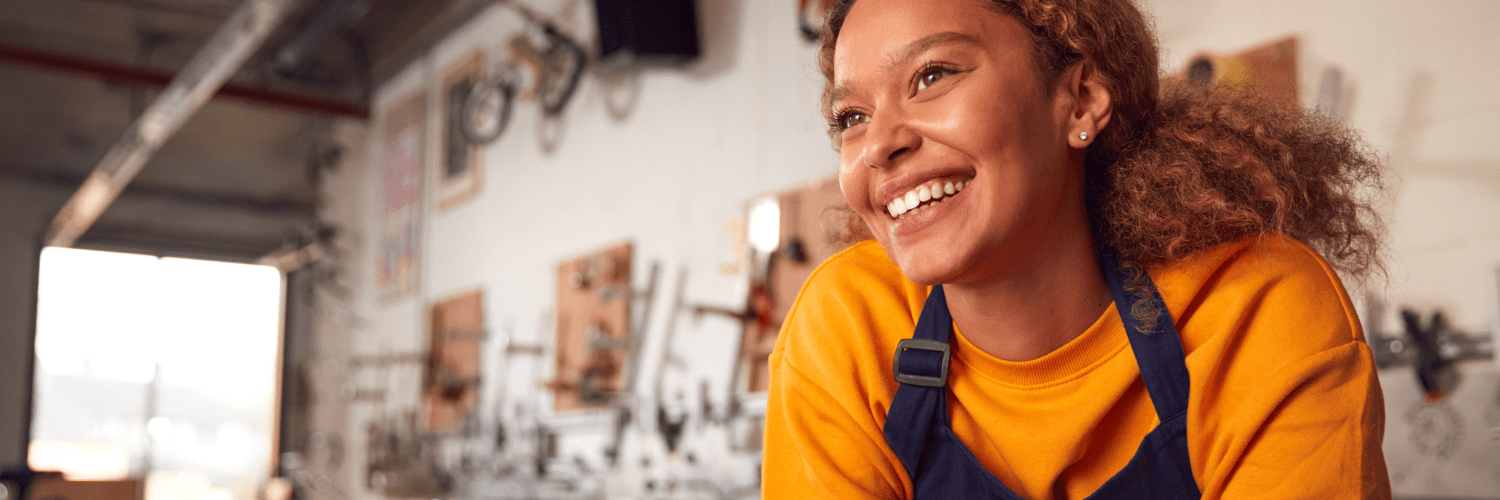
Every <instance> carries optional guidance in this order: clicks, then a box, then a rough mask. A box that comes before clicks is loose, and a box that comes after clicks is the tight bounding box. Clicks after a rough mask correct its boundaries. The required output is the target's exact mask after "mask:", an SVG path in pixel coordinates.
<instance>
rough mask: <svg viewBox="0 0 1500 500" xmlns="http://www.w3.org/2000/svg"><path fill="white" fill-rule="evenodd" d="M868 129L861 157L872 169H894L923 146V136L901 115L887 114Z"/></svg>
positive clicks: (873, 121) (872, 122) (872, 123)
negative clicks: (904, 158)
mask: <svg viewBox="0 0 1500 500" xmlns="http://www.w3.org/2000/svg"><path fill="white" fill-rule="evenodd" d="M868 127H869V128H868V129H867V130H866V131H865V141H864V148H863V149H862V150H861V151H860V156H861V157H862V158H863V159H864V163H865V165H866V166H869V167H871V168H891V167H894V166H896V162H897V161H899V160H900V158H901V157H903V156H905V155H907V154H910V153H911V152H913V151H916V149H917V147H918V146H920V145H921V144H922V136H921V135H920V134H918V133H917V131H916V130H915V129H913V128H912V127H910V126H909V124H908V123H906V120H904V119H902V117H900V116H899V115H895V114H885V115H884V116H881V117H879V118H875V119H873V120H871V121H870V124H869V125H868Z"/></svg>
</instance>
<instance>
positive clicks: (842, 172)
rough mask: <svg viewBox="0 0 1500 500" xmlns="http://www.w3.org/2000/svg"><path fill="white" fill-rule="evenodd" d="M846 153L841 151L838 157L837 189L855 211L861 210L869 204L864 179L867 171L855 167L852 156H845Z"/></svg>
mask: <svg viewBox="0 0 1500 500" xmlns="http://www.w3.org/2000/svg"><path fill="white" fill-rule="evenodd" d="M846 155H847V153H841V154H840V158H839V191H840V192H842V193H843V194H844V201H846V202H848V203H849V206H850V207H851V208H853V209H854V210H855V211H856V212H863V208H864V207H865V206H867V205H869V201H868V200H867V197H868V196H869V190H868V187H867V186H866V185H865V184H866V183H865V179H866V177H867V176H868V175H869V173H868V172H865V171H864V170H868V169H861V168H858V167H856V166H855V165H856V162H855V161H854V160H855V159H854V158H851V157H847V156H846ZM849 156H852V155H849Z"/></svg>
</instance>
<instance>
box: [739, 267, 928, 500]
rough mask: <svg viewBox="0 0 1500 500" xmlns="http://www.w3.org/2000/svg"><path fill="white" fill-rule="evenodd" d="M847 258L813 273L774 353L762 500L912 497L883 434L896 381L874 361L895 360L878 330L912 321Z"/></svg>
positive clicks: (890, 291) (896, 296)
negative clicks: (888, 355) (884, 353)
mask: <svg viewBox="0 0 1500 500" xmlns="http://www.w3.org/2000/svg"><path fill="white" fill-rule="evenodd" d="M847 260H848V259H844V262H842V263H841V262H840V259H839V258H838V256H835V258H833V259H830V260H829V262H827V263H825V264H824V265H823V266H822V267H820V268H819V269H818V270H817V271H814V272H813V274H812V275H811V276H810V277H809V279H808V282H807V283H806V284H805V286H804V288H803V290H802V292H801V294H799V296H798V298H797V301H796V303H795V304H794V305H793V307H792V310H791V312H790V314H788V316H787V319H786V321H785V323H784V324H783V327H782V331H781V333H780V335H779V336H778V338H777V342H776V347H775V349H774V350H773V351H772V353H771V356H770V372H771V384H770V390H769V393H768V394H767V398H768V401H767V407H766V423H765V425H766V427H765V432H766V434H765V449H764V454H763V457H764V463H763V465H762V469H761V473H762V495H763V497H764V498H767V499H781V498H795V499H802V498H836V499H866V498H868V499H896V498H903V497H905V496H907V495H908V493H907V492H909V491H910V487H909V486H907V479H906V476H905V471H904V470H902V469H901V465H900V461H899V459H897V458H896V457H895V454H894V453H893V452H892V451H891V450H890V446H889V445H887V444H886V441H885V435H884V433H883V431H882V429H883V427H882V426H883V424H884V417H885V409H886V408H885V403H883V402H884V401H889V399H890V398H889V394H888V391H892V390H894V389H892V388H891V387H890V386H891V385H893V384H894V382H891V381H890V374H889V369H882V367H881V365H880V363H881V362H882V361H881V360H882V359H886V358H884V357H882V356H881V355H880V354H879V353H880V352H882V351H883V350H885V349H887V348H889V349H891V350H892V352H894V343H892V344H890V345H889V346H887V345H885V342H884V341H883V340H881V339H880V338H879V336H878V335H876V334H873V333H871V332H872V325H876V324H881V323H882V322H884V323H886V324H889V323H896V322H900V321H905V322H906V323H910V322H911V319H910V317H909V311H907V308H906V307H905V306H904V303H903V301H904V298H902V297H901V295H900V294H901V291H900V290H899V289H897V288H893V287H892V286H891V283H888V282H887V281H888V280H887V279H885V278H883V277H881V276H878V275H877V274H872V273H868V272H865V271H866V270H865V269H860V266H858V265H854V264H850V263H848V262H847ZM856 290H857V291H859V292H860V293H858V294H855V293H854V291H856ZM854 295H858V296H859V300H854V299H852V298H851V297H852V296H854ZM871 297H876V298H875V299H874V300H873V302H872V300H870V298H871ZM903 317H904V318H905V319H904V320H903Z"/></svg>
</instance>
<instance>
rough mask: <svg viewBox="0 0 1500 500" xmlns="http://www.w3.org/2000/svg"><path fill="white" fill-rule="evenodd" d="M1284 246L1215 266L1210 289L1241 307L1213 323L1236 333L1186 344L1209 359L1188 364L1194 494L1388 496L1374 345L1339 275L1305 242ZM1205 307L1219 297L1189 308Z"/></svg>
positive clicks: (1328, 498)
mask: <svg viewBox="0 0 1500 500" xmlns="http://www.w3.org/2000/svg"><path fill="white" fill-rule="evenodd" d="M1288 250H1289V251H1287V252H1282V253H1280V254H1279V255H1275V256H1274V258H1272V259H1268V260H1269V261H1273V262H1269V263H1268V262H1267V261H1266V260H1262V261H1259V262H1242V263H1240V266H1239V269H1229V270H1226V271H1225V272H1224V273H1222V274H1221V275H1220V276H1222V277H1223V278H1224V281H1223V282H1222V283H1221V284H1220V286H1221V288H1222V289H1224V290H1225V291H1226V292H1228V293H1223V294H1216V295H1217V296H1219V297H1227V298H1228V300H1231V301H1233V302H1234V303H1237V304H1238V308H1239V310H1240V311H1241V312H1240V313H1238V314H1229V315H1224V314H1215V315H1213V316H1218V317H1219V318H1218V321H1219V322H1221V323H1220V324H1218V325H1213V326H1212V327H1215V328H1238V329H1240V333H1239V334H1238V335H1231V336H1223V337H1219V338H1220V339H1225V340H1224V341H1222V342H1210V343H1208V344H1206V345H1202V346H1196V347H1197V349H1201V350H1203V351H1207V352H1205V353H1204V354H1207V355H1206V356H1201V357H1199V359H1200V362H1208V361H1207V360H1212V361H1211V363H1212V364H1209V365H1206V366H1200V367H1199V369H1198V370H1194V371H1195V372H1196V373H1197V374H1199V375H1201V377H1199V378H1198V379H1197V380H1193V384H1194V385H1195V386H1197V387H1195V388H1194V392H1197V393H1199V396H1200V397H1198V398H1196V399H1197V401H1196V402H1195V403H1193V404H1194V405H1196V406H1197V408H1196V409H1194V408H1191V407H1190V409H1189V410H1190V411H1193V412H1196V413H1197V415H1198V419H1197V424H1198V427H1199V428H1198V429H1196V433H1197V434H1198V436H1199V438H1198V439H1196V440H1195V441H1197V442H1198V443H1199V446H1198V447H1197V448H1198V449H1197V450H1192V451H1193V454H1194V455H1195V457H1194V462H1195V467H1201V468H1202V470H1201V474H1200V476H1199V479H1200V481H1199V483H1200V486H1201V487H1202V489H1203V493H1204V495H1203V498H1205V499H1212V498H1228V499H1245V498H1267V499H1270V498H1275V499H1285V498H1315V499H1319V500H1333V499H1388V498H1390V497H1391V491H1390V480H1389V478H1388V475H1387V471H1386V466H1385V459H1384V454H1383V451H1382V446H1381V441H1382V438H1383V435H1384V430H1385V405H1384V400H1383V397H1382V394H1381V390H1380V382H1379V379H1378V378H1377V373H1376V369H1375V359H1374V355H1373V353H1372V352H1371V350H1370V347H1369V345H1367V344H1366V343H1365V341H1364V335H1363V333H1362V332H1361V330H1360V326H1359V319H1358V317H1357V316H1356V315H1355V314H1354V313H1353V306H1352V304H1351V303H1350V302H1349V299H1348V297H1347V295H1346V294H1345V292H1344V290H1343V287H1342V286H1341V285H1340V283H1339V281H1338V277H1337V275H1336V274H1334V273H1333V271H1332V270H1331V269H1330V268H1328V266H1327V264H1326V263H1324V262H1323V261H1322V260H1321V259H1320V258H1318V257H1317V256H1316V254H1313V253H1312V252H1311V250H1309V249H1307V248H1306V247H1303V246H1301V245H1300V244H1299V245H1295V248H1290V249H1288ZM1268 264H1269V265H1268ZM1267 269H1282V270H1285V271H1284V272H1268V271H1266V270H1267ZM1214 309H1220V310H1223V309H1228V308H1227V307H1225V308H1216V307H1215V304H1213V303H1211V301H1210V302H1209V303H1204V304H1202V305H1201V306H1199V307H1198V310H1200V311H1205V310H1214ZM1190 322H1191V320H1190ZM1200 326H1210V325H1200ZM1193 357H1194V356H1191V355H1190V356H1189V362H1190V363H1192V361H1193V360H1192V358H1193ZM1193 424H1194V422H1193V421H1192V420H1190V421H1189V433H1190V435H1191V434H1194V433H1195V429H1193Z"/></svg>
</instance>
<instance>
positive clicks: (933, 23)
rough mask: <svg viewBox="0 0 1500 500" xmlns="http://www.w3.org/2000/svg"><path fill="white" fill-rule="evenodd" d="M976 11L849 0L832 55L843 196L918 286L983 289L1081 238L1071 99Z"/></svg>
mask: <svg viewBox="0 0 1500 500" xmlns="http://www.w3.org/2000/svg"><path fill="white" fill-rule="evenodd" d="M981 1H982V0H943V1H937V0H859V2H857V3H856V4H855V5H854V7H853V8H852V9H851V10H850V12H849V15H848V17H847V18H846V20H845V22H844V25H843V30H842V32H841V33H840V34H839V38H838V45H837V46H836V47H835V51H834V62H833V68H834V69H833V75H834V79H833V80H834V81H833V85H834V92H833V97H832V99H831V104H832V109H833V112H834V117H835V122H836V123H835V127H836V130H837V131H836V132H835V134H836V135H837V136H838V138H839V139H840V142H841V147H840V150H839V183H840V186H841V187H842V188H843V192H844V198H845V199H846V200H848V202H849V205H850V207H852V208H853V209H854V211H855V212H856V213H858V214H859V215H860V217H862V218H863V219H864V221H865V222H866V223H867V224H868V225H869V227H870V229H871V231H872V232H873V233H874V234H875V238H876V239H877V240H879V242H880V244H881V245H882V246H884V247H885V250H886V253H887V254H889V255H890V256H891V258H892V259H893V260H894V261H895V262H896V264H898V265H899V266H901V269H902V271H903V272H904V273H905V274H906V276H907V277H908V278H910V279H911V280H912V281H914V282H916V283H920V284H935V283H967V282H974V281H979V280H985V279H992V278H994V277H995V276H997V273H1005V272H1007V270H1014V269H1016V268H1017V266H1024V265H1025V263H1026V262H1027V261H1028V260H1029V259H1035V258H1037V256H1034V255H1029V253H1034V252H1038V251H1044V249H1046V248H1047V245H1045V244H1042V243H1045V242H1048V241H1054V240H1052V239H1053V238H1058V237H1059V235H1062V234H1064V233H1066V232H1069V231H1083V232H1084V234H1085V235H1086V234H1087V231H1088V222H1087V216H1086V215H1085V214H1084V209H1083V194H1082V191H1083V173H1082V156H1081V153H1079V152H1078V151H1077V150H1074V149H1072V148H1071V147H1070V146H1069V143H1068V136H1069V135H1075V136H1076V135H1077V134H1078V132H1077V131H1069V130H1067V128H1068V127H1069V125H1068V123H1069V122H1068V115H1069V113H1070V112H1071V110H1072V109H1073V105H1072V103H1073V101H1072V99H1071V97H1070V96H1069V94H1068V93H1067V92H1063V91H1061V90H1058V91H1054V89H1061V88H1062V87H1053V88H1048V87H1045V86H1044V84H1043V82H1042V79H1041V77H1040V75H1039V74H1038V70H1037V69H1036V66H1035V63H1034V62H1033V59H1032V57H1031V53H1032V44H1031V40H1030V38H1029V37H1028V34H1027V31H1026V29H1025V28H1024V27H1022V25H1021V24H1020V23H1018V22H1017V21H1015V20H1014V19H1012V18H1010V17H1008V16H1005V15H1002V14H999V13H997V12H995V11H992V10H990V9H989V8H987V7H986V6H984V4H983V3H981ZM1066 80H1068V79H1067V78H1061V79H1059V81H1060V82H1064V81H1066ZM1090 134H1091V135H1092V134H1093V132H1092V131H1090ZM950 186H951V188H950ZM934 188H935V191H936V192H934ZM911 205H916V207H915V208H914V207H912V206H911ZM893 214H895V215H894V216H893ZM1072 236H1077V234H1076V233H1075V234H1073V235H1072Z"/></svg>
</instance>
